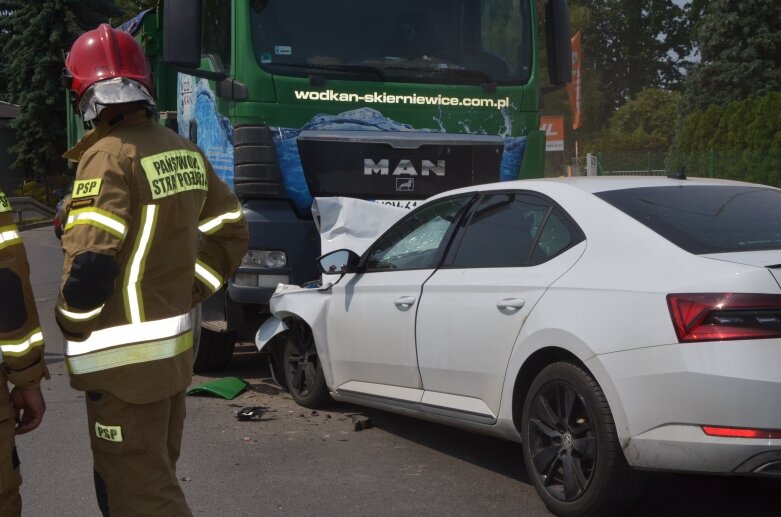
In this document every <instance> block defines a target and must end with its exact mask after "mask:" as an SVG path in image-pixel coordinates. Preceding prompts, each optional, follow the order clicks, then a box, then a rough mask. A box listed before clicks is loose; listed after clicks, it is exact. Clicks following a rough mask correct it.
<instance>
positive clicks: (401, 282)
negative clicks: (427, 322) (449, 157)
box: [327, 196, 470, 402]
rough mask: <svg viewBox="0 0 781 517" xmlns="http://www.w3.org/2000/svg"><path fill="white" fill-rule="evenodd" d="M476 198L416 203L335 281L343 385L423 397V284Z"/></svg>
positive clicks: (335, 333) (336, 353)
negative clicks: (355, 267) (418, 326)
mask: <svg viewBox="0 0 781 517" xmlns="http://www.w3.org/2000/svg"><path fill="white" fill-rule="evenodd" d="M469 199H470V196H460V197H456V198H449V199H445V200H440V201H436V202H433V203H431V204H428V205H426V206H424V207H421V208H419V209H417V210H415V211H414V212H412V213H411V214H410V215H408V216H406V217H405V218H404V219H402V220H401V221H399V222H398V223H396V225H394V226H393V227H392V228H391V229H390V230H388V231H387V232H386V233H385V234H384V235H383V236H382V237H381V238H380V239H379V240H378V241H377V242H375V243H374V244H373V245H372V246H371V247H370V248H369V249H368V250H367V252H366V255H365V256H364V258H363V263H362V265H361V270H360V272H359V273H357V274H351V275H346V276H345V277H344V278H343V279H342V280H341V281H340V282H338V283H336V285H334V286H333V287H332V288H331V291H332V294H331V300H330V301H329V307H328V319H327V326H328V328H327V335H328V343H329V350H328V352H329V358H328V360H329V362H330V365H331V368H332V372H333V379H334V383H333V384H334V388H336V389H337V391H343V392H357V393H364V394H370V395H376V396H383V397H388V398H394V399H401V400H406V401H409V402H419V401H420V398H421V395H422V391H421V389H422V383H421V378H420V372H419V370H418V362H417V354H416V350H415V314H416V312H417V309H418V303H419V301H420V292H421V286H422V285H423V282H425V281H426V279H427V278H429V277H430V276H431V273H432V272H433V271H434V269H435V267H436V266H437V265H438V264H439V263H440V262H441V260H442V256H443V254H444V246H445V243H446V242H447V240H448V238H449V236H450V235H451V234H452V232H453V231H454V227H455V225H454V224H453V223H454V221H456V220H457V219H458V218H459V217H460V215H461V213H462V212H463V211H464V210H465V206H466V204H467V203H468V201H469Z"/></svg>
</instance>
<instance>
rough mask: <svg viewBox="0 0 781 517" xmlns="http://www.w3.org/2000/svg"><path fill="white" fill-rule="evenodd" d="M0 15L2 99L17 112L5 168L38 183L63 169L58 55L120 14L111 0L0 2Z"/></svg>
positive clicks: (62, 93) (62, 107)
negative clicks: (10, 157)
mask: <svg viewBox="0 0 781 517" xmlns="http://www.w3.org/2000/svg"><path fill="white" fill-rule="evenodd" d="M2 10H7V15H6V17H4V19H3V21H2V24H3V26H2V28H3V29H4V30H6V31H8V32H7V33H6V36H7V39H6V41H5V44H4V46H3V49H2V55H3V56H4V58H5V59H6V61H5V62H4V63H2V64H3V71H2V77H3V79H4V80H5V92H4V96H5V100H7V101H9V102H12V103H14V104H18V105H19V109H20V113H19V116H18V117H17V118H16V119H15V120H14V121H13V122H12V124H11V127H12V128H13V129H14V132H15V134H16V145H14V146H13V147H12V149H11V152H12V153H13V154H15V155H16V160H15V161H14V163H13V164H12V165H11V167H12V168H13V169H15V170H22V171H24V173H25V175H26V177H27V178H28V179H36V180H40V179H41V178H42V177H43V176H46V175H50V174H54V173H56V172H58V171H62V170H63V169H64V167H65V162H64V160H63V159H62V158H61V155H62V153H63V152H64V151H65V140H66V139H65V124H66V121H65V99H66V94H65V91H64V89H63V87H62V83H61V80H60V77H61V72H62V68H63V56H64V53H65V52H67V51H68V49H69V48H70V46H71V44H72V43H73V41H74V40H75V39H76V38H77V37H78V36H79V35H80V34H81V33H83V32H84V31H85V30H89V29H93V28H95V27H97V26H98V25H99V24H100V23H103V22H108V21H109V19H110V18H111V17H112V16H116V15H118V14H120V12H119V10H118V9H117V7H116V5H115V3H114V2H113V0H57V1H52V0H26V1H17V2H0V11H2Z"/></svg>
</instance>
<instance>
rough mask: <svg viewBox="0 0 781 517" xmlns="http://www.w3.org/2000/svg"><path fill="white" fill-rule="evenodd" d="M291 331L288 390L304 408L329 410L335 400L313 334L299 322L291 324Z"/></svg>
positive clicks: (287, 350) (286, 358) (287, 345)
mask: <svg viewBox="0 0 781 517" xmlns="http://www.w3.org/2000/svg"><path fill="white" fill-rule="evenodd" d="M288 327H289V328H290V331H289V334H288V339H287V342H286V343H285V352H284V361H283V362H284V365H285V382H286V384H287V389H288V391H289V392H290V395H291V396H292V397H293V400H295V401H296V402H297V403H298V404H300V405H302V406H304V407H308V408H322V407H325V406H327V405H328V404H329V403H330V402H331V396H330V395H329V393H328V387H327V386H326V384H325V376H324V375H323V368H322V366H321V365H320V358H319V357H318V355H317V347H316V346H315V338H314V336H313V335H312V330H311V329H310V328H309V326H308V325H307V324H306V323H305V322H304V321H302V320H298V319H296V320H293V321H290V322H289V323H288Z"/></svg>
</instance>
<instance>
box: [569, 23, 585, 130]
mask: <svg viewBox="0 0 781 517" xmlns="http://www.w3.org/2000/svg"><path fill="white" fill-rule="evenodd" d="M582 57H583V52H582V47H581V41H580V31H578V32H576V33H575V35H574V36H572V81H570V82H569V83H567V93H568V94H569V105H570V107H571V108H572V129H577V128H579V127H580V107H581V104H580V103H581V100H582V99H581V92H580V69H581V63H582V61H583V59H582Z"/></svg>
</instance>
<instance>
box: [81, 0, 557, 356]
mask: <svg viewBox="0 0 781 517" xmlns="http://www.w3.org/2000/svg"><path fill="white" fill-rule="evenodd" d="M540 11H544V16H543V13H542V12H540ZM543 19H544V23H541V21H542V20H543ZM121 28H122V29H124V30H126V31H128V32H130V33H132V34H134V35H135V36H136V37H137V38H138V39H139V41H140V42H141V43H142V45H143V46H144V48H145V51H146V53H147V55H148V57H149V60H150V63H151V65H152V68H153V70H154V74H155V83H156V85H155V88H156V91H155V94H156V98H157V101H158V108H159V112H160V121H161V123H163V124H166V125H167V126H169V127H170V128H171V129H173V130H175V131H178V132H179V133H180V134H181V135H183V136H185V137H187V138H190V139H192V140H193V141H195V142H197V144H198V145H199V146H200V147H201V149H203V151H204V152H205V153H206V155H207V156H208V158H209V160H210V161H211V163H212V165H213V166H214V168H215V170H216V171H217V173H218V174H219V175H220V177H221V178H222V179H223V180H224V181H225V182H226V183H228V184H229V185H230V186H231V187H232V188H233V190H234V191H235V193H236V194H237V196H238V197H239V199H240V200H241V203H242V206H243V208H244V213H245V215H246V217H247V220H248V224H249V231H250V251H249V252H248V253H247V255H246V256H245V258H244V260H243V262H242V265H241V267H240V268H239V270H238V271H237V273H236V274H235V275H234V277H233V278H232V279H231V280H230V281H229V283H228V285H227V287H226V288H225V289H224V290H222V291H221V292H219V293H217V294H216V295H215V296H213V297H212V298H211V299H210V300H209V301H208V302H207V303H206V304H204V306H203V308H202V312H201V318H200V319H201V324H200V326H199V329H200V332H199V339H197V340H196V341H197V343H198V344H197V345H196V359H195V365H194V366H195V370H196V371H208V370H214V369H219V368H221V367H223V366H224V365H225V364H226V363H227V361H228V360H229V359H230V357H231V355H232V353H233V348H234V343H235V342H236V341H237V340H238V341H246V340H249V341H251V340H252V339H253V337H254V333H255V332H256V330H257V329H258V327H259V325H260V324H261V323H262V321H263V320H264V318H265V317H266V316H267V315H268V303H269V299H270V297H271V295H272V293H273V292H274V290H275V288H276V286H277V284H279V283H286V284H304V283H306V282H308V281H311V280H313V279H315V278H318V277H319V275H318V272H317V269H316V267H315V258H316V257H317V256H318V255H319V252H320V240H319V236H318V233H317V230H316V227H315V224H314V221H313V217H312V214H311V205H312V200H313V198H314V197H318V196H348V197H357V198H362V199H367V200H374V201H377V202H381V203H388V204H394V205H397V206H405V207H414V206H415V205H416V204H417V203H418V202H419V201H421V200H423V199H425V198H427V197H429V196H431V195H433V194H435V193H438V192H441V191H443V190H447V189H451V188H456V187H460V186H465V185H470V184H475V183H486V182H493V181H499V180H511V179H518V178H531V177H539V176H542V175H543V165H544V152H545V135H544V132H542V131H540V130H539V127H540V124H539V122H540V120H539V116H540V99H541V86H540V82H541V69H542V67H541V55H542V49H541V47H542V43H541V41H542V40H543V39H545V41H546V43H547V45H546V50H547V66H548V71H549V78H550V83H551V85H552V86H553V87H557V86H563V85H564V84H566V83H567V82H568V81H569V80H570V68H571V61H570V59H571V49H570V33H569V17H568V11H567V4H566V0H546V1H542V0H540V1H536V0H394V1H382V0H334V1H330V2H322V1H318V0H233V1H231V0H202V1H201V0H165V1H161V2H159V3H158V7H157V9H154V10H149V11H146V12H144V13H141V14H139V15H138V16H137V17H135V18H133V19H132V20H129V21H128V22H126V23H125V24H124V25H122V27H121ZM543 31H544V34H545V38H543V37H542V34H541V33H542V32H543ZM75 120H76V119H74V121H73V122H71V127H70V131H69V134H70V135H71V140H75V139H76V138H77V136H78V134H79V133H80V132H81V127H80V126H79V125H78V124H77V123H76V121H75Z"/></svg>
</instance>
